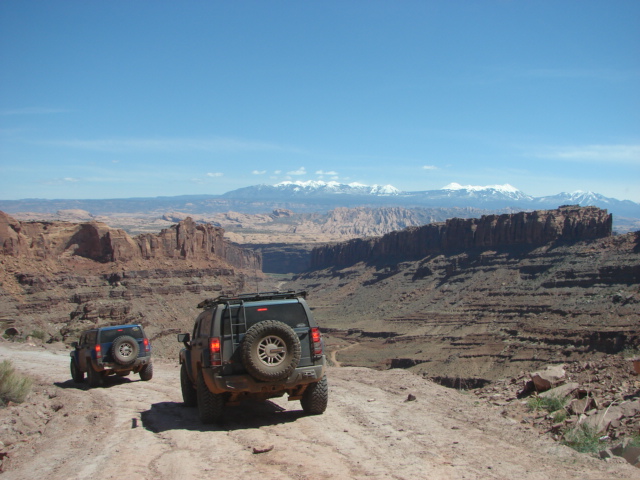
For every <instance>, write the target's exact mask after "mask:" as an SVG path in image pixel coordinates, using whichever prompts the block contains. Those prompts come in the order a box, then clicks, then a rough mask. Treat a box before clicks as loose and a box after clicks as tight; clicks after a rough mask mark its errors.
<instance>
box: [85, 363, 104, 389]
mask: <svg viewBox="0 0 640 480" xmlns="http://www.w3.org/2000/svg"><path fill="white" fill-rule="evenodd" d="M87 363H88V365H89V367H88V368H87V380H89V387H90V388H96V387H101V386H102V385H104V377H103V376H102V373H101V372H96V371H95V370H94V369H93V366H92V365H91V363H90V362H87Z"/></svg>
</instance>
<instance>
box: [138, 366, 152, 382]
mask: <svg viewBox="0 0 640 480" xmlns="http://www.w3.org/2000/svg"><path fill="white" fill-rule="evenodd" d="M152 378H153V363H147V364H146V365H145V366H144V367H142V369H141V370H140V380H142V381H143V382H148V381H149V380H151V379H152Z"/></svg>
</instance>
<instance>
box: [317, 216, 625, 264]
mask: <svg viewBox="0 0 640 480" xmlns="http://www.w3.org/2000/svg"><path fill="white" fill-rule="evenodd" d="M611 228H612V217H611V215H610V214H608V213H607V211H606V210H601V209H599V208H596V207H580V206H574V205H572V206H565V207H561V208H558V209H556V210H542V211H535V212H520V213H517V214H504V215H485V216H482V217H481V218H479V219H478V218H470V219H461V218H452V219H450V220H447V221H446V222H442V223H432V224H429V225H423V226H421V227H409V228H406V229H404V230H400V231H397V232H391V233H389V234H387V235H384V236H382V237H375V238H368V239H355V240H350V241H348V242H343V243H339V244H336V245H327V246H323V247H318V248H315V249H314V250H313V251H312V253H311V268H313V269H319V268H325V267H331V266H345V265H353V264H354V263H357V262H362V261H376V260H379V259H382V258H388V259H391V258H393V259H397V260H398V261H402V260H403V259H407V260H409V259H417V258H422V257H425V256H427V255H430V254H436V253H446V252H454V251H459V250H465V249H471V248H501V247H508V246H513V245H531V246H538V245H545V244H547V243H550V242H554V241H578V240H586V239H591V238H601V237H606V236H609V235H611V231H612V229H611Z"/></svg>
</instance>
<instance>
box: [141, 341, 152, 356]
mask: <svg viewBox="0 0 640 480" xmlns="http://www.w3.org/2000/svg"><path fill="white" fill-rule="evenodd" d="M142 345H143V346H144V351H145V353H149V352H150V351H151V347H150V346H149V339H148V338H144V339H142Z"/></svg>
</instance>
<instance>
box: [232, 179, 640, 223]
mask: <svg viewBox="0 0 640 480" xmlns="http://www.w3.org/2000/svg"><path fill="white" fill-rule="evenodd" d="M221 197H222V198H225V199H228V200H244V201H249V200H250V201H252V202H265V203H269V204H274V203H279V204H280V205H281V206H285V207H286V206H287V205H294V204H298V205H299V204H300V203H301V202H304V203H305V205H310V204H311V203H313V204H315V205H316V206H317V207H323V208H331V206H333V208H335V207H337V206H344V207H353V206H358V205H369V206H382V205H385V206H403V207H431V208H436V207H460V208H464V207H473V208H481V209H488V210H499V209H523V210H533V209H553V208H557V207H559V206H561V205H581V206H596V207H600V208H606V209H608V210H609V212H610V213H614V214H615V215H619V216H623V217H631V218H640V204H638V203H635V202H632V201H630V200H618V199H615V198H608V197H605V196H603V195H600V194H599V193H594V192H583V191H577V192H573V193H567V192H562V193H558V194H556V195H551V196H544V197H533V196H531V195H528V194H526V193H524V192H522V191H521V190H518V189H517V188H516V187H514V186H512V185H509V184H504V185H486V186H477V185H460V184H459V183H450V184H448V185H446V186H444V187H442V188H440V189H437V190H424V191H417V192H405V191H401V190H399V189H397V188H396V187H394V186H392V185H363V184H361V183H349V184H344V183H338V182H323V181H296V182H290V181H289V182H281V183H278V184H275V185H256V186H251V187H245V188H240V189H238V190H233V191H231V192H228V193H225V194H224V195H222V196H221ZM292 208H293V207H292Z"/></svg>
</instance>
